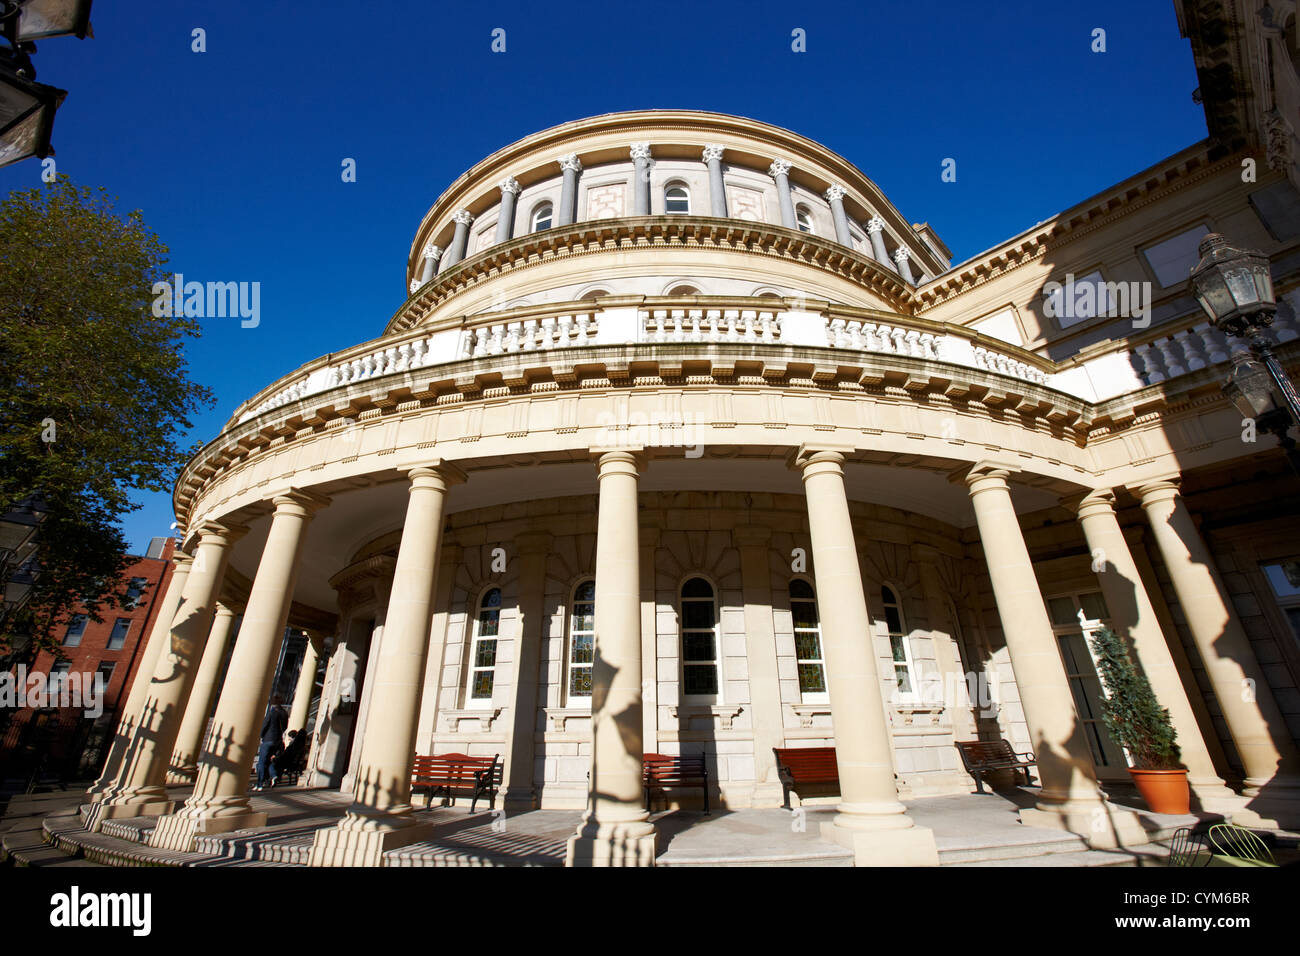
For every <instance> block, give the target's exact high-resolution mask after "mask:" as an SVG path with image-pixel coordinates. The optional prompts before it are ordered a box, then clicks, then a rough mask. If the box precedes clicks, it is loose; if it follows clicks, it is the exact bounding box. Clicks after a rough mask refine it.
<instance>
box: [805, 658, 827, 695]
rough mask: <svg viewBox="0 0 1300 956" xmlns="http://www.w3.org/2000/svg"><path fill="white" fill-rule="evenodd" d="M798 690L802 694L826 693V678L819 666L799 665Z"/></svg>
mask: <svg viewBox="0 0 1300 956" xmlns="http://www.w3.org/2000/svg"><path fill="white" fill-rule="evenodd" d="M799 690H800V692H801V693H804V694H823V693H825V692H826V676H825V672H824V671H823V670H822V665H820V664H800V665H799Z"/></svg>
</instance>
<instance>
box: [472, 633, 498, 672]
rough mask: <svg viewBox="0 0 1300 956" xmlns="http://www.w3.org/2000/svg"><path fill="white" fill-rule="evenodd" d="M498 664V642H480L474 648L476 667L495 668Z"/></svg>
mask: <svg viewBox="0 0 1300 956" xmlns="http://www.w3.org/2000/svg"><path fill="white" fill-rule="evenodd" d="M496 662H497V642H496V641H491V640H489V641H479V642H478V644H477V645H476V646H475V648H474V666H475V667H494V666H495V665H496Z"/></svg>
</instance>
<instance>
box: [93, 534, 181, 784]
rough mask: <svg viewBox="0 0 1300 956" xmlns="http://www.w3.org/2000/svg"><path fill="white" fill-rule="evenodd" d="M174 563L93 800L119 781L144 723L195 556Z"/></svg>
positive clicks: (175, 556)
mask: <svg viewBox="0 0 1300 956" xmlns="http://www.w3.org/2000/svg"><path fill="white" fill-rule="evenodd" d="M172 563H173V564H174V565H175V566H174V567H173V568H172V574H171V579H170V580H169V581H168V582H167V590H166V592H165V593H164V594H163V595H162V596H161V597H158V596H155V598H154V600H155V601H156V602H158V603H157V611H155V613H154V619H153V627H152V628H151V629H150V631H149V639H148V641H147V642H146V643H145V645H144V654H143V655H142V656H141V657H140V663H139V665H138V666H137V667H136V670H135V679H134V680H132V681H131V693H130V694H128V695H127V697H126V706H125V707H123V708H122V713H121V716H120V717H119V719H118V723H117V731H116V732H115V733H114V734H113V744H112V746H111V747H110V748H109V751H108V758H107V759H106V760H105V761H104V769H103V771H102V772H101V773H100V775H99V779H98V780H96V781H95V783H94V785H93V786H92V787H91V788H90V789H89V790H87V791H86V796H87V797H88V798H89V799H90V801H91V802H92V803H98V802H99V801H100V800H101V799H103V797H104V794H105V793H107V792H108V791H109V790H111V789H112V788H114V787H115V786H116V785H117V782H118V775H119V774H120V773H121V771H122V757H123V756H124V755H125V754H126V752H127V748H128V747H129V746H130V744H131V741H132V739H134V737H135V729H136V728H137V727H138V726H139V725H140V722H141V715H142V711H143V710H144V701H145V697H146V696H147V694H148V693H149V681H150V679H151V678H152V677H153V672H154V668H155V667H157V666H158V658H159V657H160V656H161V655H162V651H163V648H164V647H165V646H166V644H167V639H168V638H169V637H170V636H171V632H172V622H173V621H174V620H175V619H176V611H177V609H178V608H179V607H180V606H181V594H182V593H183V592H184V590H185V581H186V579H187V578H188V577H189V576H190V568H191V566H192V565H193V563H194V559H193V558H191V557H190V556H189V555H188V554H186V553H185V552H184V551H177V552H175V553H174V554H173V555H172Z"/></svg>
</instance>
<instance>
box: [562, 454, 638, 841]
mask: <svg viewBox="0 0 1300 956" xmlns="http://www.w3.org/2000/svg"><path fill="white" fill-rule="evenodd" d="M593 453H595V454H599V455H600V457H599V465H598V468H599V472H598V476H599V483H600V494H599V503H598V506H597V508H598V510H597V519H596V520H597V524H596V657H595V662H594V665H593V669H592V684H593V686H592V698H591V713H592V720H591V727H592V742H591V746H592V763H591V801H590V804H589V806H588V809H587V813H586V815H585V816H584V817H583V821H582V823H581V825H580V826H579V827H578V831H577V833H575V834H574V835H573V836H571V837H569V843H568V848H567V852H566V855H565V865H566V866H653V865H654V858H655V830H654V824H652V823H651V822H650V820H649V814H648V813H647V812H646V810H645V807H644V805H643V791H642V789H641V757H642V736H641V735H642V721H641V576H640V572H639V569H638V565H639V563H640V554H639V550H638V544H637V532H638V528H637V487H638V477H639V470H640V464H641V462H640V458H639V456H638V455H637V454H636V453H635V452H633V451H626V450H625V451H609V452H604V453H603V454H601V453H599V452H596V451H594V450H593Z"/></svg>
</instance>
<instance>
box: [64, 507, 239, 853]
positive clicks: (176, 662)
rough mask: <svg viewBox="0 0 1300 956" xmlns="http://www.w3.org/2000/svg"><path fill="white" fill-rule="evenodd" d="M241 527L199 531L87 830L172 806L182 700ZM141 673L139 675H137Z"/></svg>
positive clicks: (187, 692)
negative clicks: (113, 772)
mask: <svg viewBox="0 0 1300 956" xmlns="http://www.w3.org/2000/svg"><path fill="white" fill-rule="evenodd" d="M244 531H245V529H243V528H236V527H232V526H228V525H222V524H217V523H215V522H214V523H211V524H207V525H204V526H203V527H202V528H201V529H200V530H199V543H198V547H197V548H196V549H195V554H194V564H193V566H192V567H191V569H190V574H189V577H188V578H187V579H186V581H185V591H184V593H183V594H182V596H181V604H180V607H179V608H178V609H177V611H176V617H175V618H174V620H173V621H172V627H171V631H170V634H169V637H168V642H167V643H166V644H165V645H164V647H163V650H162V651H161V652H160V653H159V655H158V661H157V663H156V664H155V665H154V670H153V674H152V676H151V680H150V681H149V687H148V690H147V691H146V693H145V699H144V703H143V704H142V705H141V717H140V720H139V722H138V724H137V728H136V732H135V734H134V736H133V737H132V738H131V741H130V743H129V744H128V747H127V750H126V753H125V754H124V755H123V765H122V770H121V773H120V775H119V778H118V785H117V786H116V787H115V788H113V790H112V791H110V792H106V793H105V795H104V797H103V799H102V800H101V801H100V802H98V803H96V804H94V806H93V807H92V808H91V811H90V813H89V815H88V816H87V819H86V826H87V829H91V830H98V829H99V827H100V826H101V825H102V824H103V821H104V820H107V819H112V818H114V817H129V816H144V815H152V814H157V813H167V812H168V811H170V810H171V808H172V806H173V804H172V802H171V801H170V800H168V799H167V790H166V782H167V766H168V760H169V758H170V757H171V753H172V748H173V747H175V746H176V736H177V734H178V733H179V732H180V729H181V719H182V717H183V716H184V712H185V705H186V703H187V702H188V700H189V695H190V689H191V688H192V687H193V686H194V678H195V675H196V673H197V671H198V666H199V661H200V660H201V658H202V657H203V649H204V646H205V645H206V644H207V639H208V633H209V632H210V631H211V630H212V619H213V616H214V614H215V613H216V605H217V595H218V594H219V593H220V592H221V584H222V581H223V579H224V578H225V575H226V564H227V561H228V560H229V558H230V547H231V545H232V544H234V542H235V541H237V540H238V539H239V538H240V536H242V535H243V533H244ZM143 678H144V675H143V674H141V675H140V676H139V677H138V678H137V680H141V679H143Z"/></svg>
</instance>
